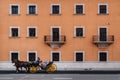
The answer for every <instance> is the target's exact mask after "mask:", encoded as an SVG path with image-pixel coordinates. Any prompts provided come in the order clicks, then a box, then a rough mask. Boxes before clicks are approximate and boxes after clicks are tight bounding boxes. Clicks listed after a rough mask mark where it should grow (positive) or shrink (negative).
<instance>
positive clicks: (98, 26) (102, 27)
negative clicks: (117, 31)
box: [98, 26, 108, 41]
mask: <svg viewBox="0 0 120 80" xmlns="http://www.w3.org/2000/svg"><path fill="white" fill-rule="evenodd" d="M100 28H106V30H107V40H108V27H107V26H98V36H100ZM98 40H99V41H100V39H99V37H98Z"/></svg>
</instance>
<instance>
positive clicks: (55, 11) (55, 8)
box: [51, 4, 61, 14]
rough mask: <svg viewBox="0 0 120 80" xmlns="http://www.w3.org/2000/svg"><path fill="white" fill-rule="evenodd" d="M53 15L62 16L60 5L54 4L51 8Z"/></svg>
mask: <svg viewBox="0 0 120 80" xmlns="http://www.w3.org/2000/svg"><path fill="white" fill-rule="evenodd" d="M51 13H52V14H60V13H61V11H60V5H59V4H54V5H52V6H51Z"/></svg>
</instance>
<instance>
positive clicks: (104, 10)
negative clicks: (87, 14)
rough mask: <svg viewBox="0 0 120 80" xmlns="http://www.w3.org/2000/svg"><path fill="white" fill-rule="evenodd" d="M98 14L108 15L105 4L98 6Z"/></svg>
mask: <svg viewBox="0 0 120 80" xmlns="http://www.w3.org/2000/svg"><path fill="white" fill-rule="evenodd" d="M98 13H99V14H108V6H107V4H99V12H98Z"/></svg>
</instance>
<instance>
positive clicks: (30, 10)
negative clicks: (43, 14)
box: [29, 6, 36, 14]
mask: <svg viewBox="0 0 120 80" xmlns="http://www.w3.org/2000/svg"><path fill="white" fill-rule="evenodd" d="M29 14H36V6H29Z"/></svg>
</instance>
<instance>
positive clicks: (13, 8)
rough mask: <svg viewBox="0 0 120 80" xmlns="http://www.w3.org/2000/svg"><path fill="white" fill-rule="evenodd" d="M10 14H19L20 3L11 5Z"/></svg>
mask: <svg viewBox="0 0 120 80" xmlns="http://www.w3.org/2000/svg"><path fill="white" fill-rule="evenodd" d="M10 14H19V5H18V4H12V5H10Z"/></svg>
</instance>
